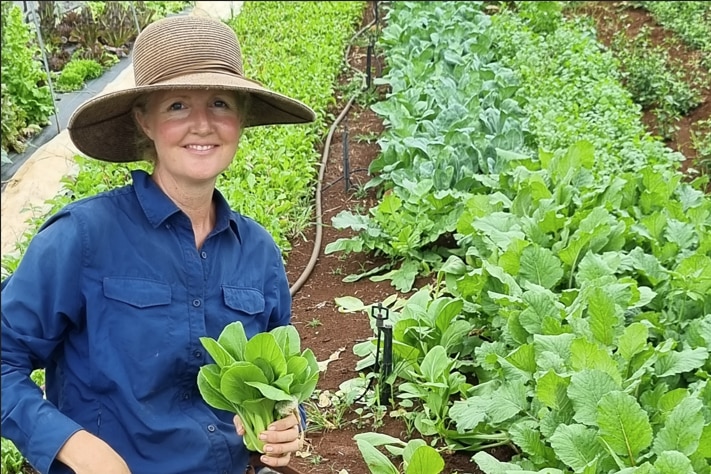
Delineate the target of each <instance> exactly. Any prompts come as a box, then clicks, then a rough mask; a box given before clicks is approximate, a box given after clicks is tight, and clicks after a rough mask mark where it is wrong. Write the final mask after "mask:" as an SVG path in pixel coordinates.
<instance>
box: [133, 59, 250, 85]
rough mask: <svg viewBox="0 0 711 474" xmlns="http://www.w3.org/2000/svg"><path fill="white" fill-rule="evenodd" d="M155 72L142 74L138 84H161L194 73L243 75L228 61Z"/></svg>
mask: <svg viewBox="0 0 711 474" xmlns="http://www.w3.org/2000/svg"><path fill="white" fill-rule="evenodd" d="M152 72H153V74H151V75H150V77H146V75H145V74H143V75H142V77H141V80H140V81H138V80H137V81H136V85H137V86H150V85H154V84H160V83H162V82H168V81H171V80H173V79H176V78H178V77H182V76H189V75H192V74H205V73H214V74H227V75H230V76H237V77H243V76H242V74H241V72H240V71H237V70H235V69H234V67H231V66H230V65H229V64H227V63H222V64H204V63H203V64H193V65H192V66H191V67H190V68H166V69H163V70H156V71H152Z"/></svg>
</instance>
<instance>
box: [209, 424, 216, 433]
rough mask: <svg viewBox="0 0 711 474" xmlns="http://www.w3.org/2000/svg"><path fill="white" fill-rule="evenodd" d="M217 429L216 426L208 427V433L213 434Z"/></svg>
mask: <svg viewBox="0 0 711 474" xmlns="http://www.w3.org/2000/svg"><path fill="white" fill-rule="evenodd" d="M216 429H217V428H215V425H207V431H209V432H210V433H213V432H214V431H215V430H216Z"/></svg>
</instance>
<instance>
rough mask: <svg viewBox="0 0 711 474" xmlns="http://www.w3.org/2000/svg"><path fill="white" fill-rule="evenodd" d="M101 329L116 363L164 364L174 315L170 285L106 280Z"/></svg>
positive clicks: (134, 279) (134, 280) (133, 280)
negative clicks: (149, 362)
mask: <svg viewBox="0 0 711 474" xmlns="http://www.w3.org/2000/svg"><path fill="white" fill-rule="evenodd" d="M103 291H104V297H105V300H104V303H105V308H104V311H103V323H102V325H103V326H104V327H105V328H106V330H107V331H108V334H107V337H108V338H109V341H110V346H111V347H112V348H113V350H114V351H116V356H117V358H119V360H124V361H127V362H128V361H131V360H133V361H136V362H140V363H141V364H144V365H145V364H146V361H147V360H153V361H155V362H156V363H158V364H160V363H165V361H166V358H167V357H168V354H167V352H168V351H166V348H167V346H168V344H167V338H168V335H170V334H172V333H173V332H174V330H175V319H176V317H177V316H176V314H175V313H176V311H175V309H176V308H175V307H174V306H172V305H171V301H172V292H171V288H170V285H169V284H167V283H165V282H161V281H157V280H150V279H144V278H126V277H108V278H105V279H104V281H103Z"/></svg>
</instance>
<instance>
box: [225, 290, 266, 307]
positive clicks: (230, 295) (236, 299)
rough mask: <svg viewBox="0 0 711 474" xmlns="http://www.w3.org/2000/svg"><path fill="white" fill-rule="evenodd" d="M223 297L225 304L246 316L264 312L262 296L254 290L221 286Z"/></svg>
mask: <svg viewBox="0 0 711 474" xmlns="http://www.w3.org/2000/svg"><path fill="white" fill-rule="evenodd" d="M222 292H223V293H224V296H225V304H226V305H227V306H228V307H230V308H232V309H234V310H237V311H241V312H243V313H247V314H259V313H262V312H264V295H263V294H262V292H261V291H258V290H255V289H254V288H237V287H234V286H224V285H223V286H222Z"/></svg>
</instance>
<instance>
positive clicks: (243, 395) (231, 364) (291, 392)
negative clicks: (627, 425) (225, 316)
mask: <svg viewBox="0 0 711 474" xmlns="http://www.w3.org/2000/svg"><path fill="white" fill-rule="evenodd" d="M200 342H201V343H202V345H203V346H204V347H205V349H206V350H207V351H208V353H209V354H210V355H211V356H212V358H213V359H214V361H215V363H213V364H207V365H204V366H203V367H201V368H200V372H199V373H198V378H197V383H198V388H199V390H200V394H201V395H202V397H203V399H204V400H205V402H207V404H208V405H210V406H212V407H214V408H217V409H221V410H227V411H230V412H232V413H236V414H237V415H239V417H240V419H241V420H242V424H243V426H244V429H245V435H244V443H245V445H246V446H247V449H249V450H250V451H258V452H260V453H263V452H264V450H263V448H264V442H263V441H261V440H260V439H259V434H260V433H261V432H262V431H264V430H266V429H267V427H268V426H269V425H270V424H271V423H272V422H274V421H275V420H277V419H281V418H284V417H286V416H288V415H289V414H291V413H294V414H295V416H296V417H297V419H298V420H299V423H300V424H301V416H300V412H299V404H300V403H302V402H303V401H304V400H306V399H307V398H309V397H310V396H311V394H312V393H313V391H314V389H315V388H316V383H317V382H318V376H319V367H318V363H317V361H316V356H315V355H314V353H313V351H311V349H306V350H304V351H303V352H302V351H301V339H300V338H299V333H298V332H297V330H296V328H295V327H294V326H279V327H277V328H274V329H272V330H271V331H269V332H262V333H258V334H256V335H255V336H254V337H252V338H250V339H249V340H247V335H246V333H245V330H244V327H243V325H242V323H241V322H239V321H236V322H233V323H230V324H228V325H227V326H225V328H224V329H223V330H222V332H221V333H220V336H219V337H218V338H217V340H215V339H213V338H211V337H201V338H200Z"/></svg>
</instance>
